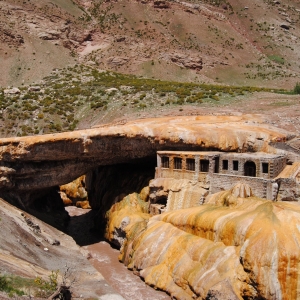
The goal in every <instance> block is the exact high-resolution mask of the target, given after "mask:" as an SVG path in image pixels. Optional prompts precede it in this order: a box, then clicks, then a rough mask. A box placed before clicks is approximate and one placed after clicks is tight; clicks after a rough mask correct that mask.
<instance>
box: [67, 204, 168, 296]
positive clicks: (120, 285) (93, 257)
mask: <svg viewBox="0 0 300 300" xmlns="http://www.w3.org/2000/svg"><path fill="white" fill-rule="evenodd" d="M66 210H67V212H68V213H69V215H70V217H71V219H70V222H69V226H68V230H67V233H68V234H69V235H70V236H72V237H73V238H74V240H75V241H76V242H77V244H78V245H80V246H81V247H82V248H83V249H84V250H86V251H88V252H89V253H90V259H89V261H90V263H91V264H92V265H93V266H94V267H95V268H96V269H97V270H98V271H99V272H100V273H101V274H102V276H103V277H104V278H105V280H106V281H107V282H108V283H109V284H110V285H111V286H112V287H113V288H114V289H115V290H116V292H118V293H119V294H120V295H122V296H123V297H124V298H125V299H127V300H153V299H155V300H170V299H171V297H170V296H169V295H167V294H166V293H165V292H162V291H157V290H155V289H153V288H151V287H150V286H148V285H147V284H146V283H145V282H144V281H143V280H142V279H141V278H140V277H139V276H137V275H134V274H133V272H132V271H129V270H128V269H127V268H126V267H125V266H124V265H123V264H122V263H121V262H119V260H118V255H119V250H117V249H114V248H112V247H111V246H110V244H109V243H107V242H106V241H104V240H101V239H99V237H96V236H95V235H93V234H92V233H91V231H90V229H91V228H92V227H93V211H92V210H90V209H81V208H77V207H75V206H69V207H66Z"/></svg>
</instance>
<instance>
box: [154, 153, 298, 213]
mask: <svg viewBox="0 0 300 300" xmlns="http://www.w3.org/2000/svg"><path fill="white" fill-rule="evenodd" d="M286 163H287V159H286V156H285V155H283V154H268V153H263V152H256V153H231V152H179V151H159V152H157V168H156V173H155V179H158V178H166V179H168V178H170V179H172V180H173V181H174V180H175V181H176V180H181V181H182V180H185V181H189V182H190V183H191V184H193V185H194V186H197V185H198V186H201V188H203V189H206V190H207V192H208V193H207V194H213V193H217V192H220V191H223V190H229V189H230V188H232V187H233V186H234V185H235V184H237V183H245V184H248V185H249V186H250V187H251V189H252V191H253V193H254V195H256V196H257V197H260V198H264V199H267V200H292V201H295V200H297V199H296V198H297V195H296V194H297V192H295V190H297V184H298V183H297V182H298V179H297V174H298V173H299V170H300V164H299V163H294V165H293V166H290V165H287V164H286ZM289 189H292V190H293V191H292V192H291V193H290V194H291V195H290V196H288V199H283V198H284V197H282V193H283V192H286V191H287V190H289ZM169 198H170V197H168V202H169V200H170V199H169ZM204 201H205V199H202V203H203V202H204ZM154 202H155V200H154ZM161 204H163V203H161ZM199 204H201V203H199ZM166 205H167V203H166ZM194 205H195V204H194ZM167 206H169V207H170V203H168V205H167ZM160 209H161V210H162V209H163V207H162V206H161V207H160ZM167 210H168V209H167Z"/></svg>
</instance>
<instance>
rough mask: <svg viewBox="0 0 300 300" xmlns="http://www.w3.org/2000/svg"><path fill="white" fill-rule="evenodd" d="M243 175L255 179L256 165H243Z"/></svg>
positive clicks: (250, 163)
mask: <svg viewBox="0 0 300 300" xmlns="http://www.w3.org/2000/svg"><path fill="white" fill-rule="evenodd" d="M244 175H245V176H250V177H256V164H255V163H254V162H253V161H247V162H246V163H245V165H244Z"/></svg>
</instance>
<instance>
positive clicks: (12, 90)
mask: <svg viewBox="0 0 300 300" xmlns="http://www.w3.org/2000/svg"><path fill="white" fill-rule="evenodd" d="M3 92H4V94H8V95H9V94H10V95H15V94H20V93H21V91H20V90H19V89H18V88H16V87H14V88H11V89H5V90H4V91H3Z"/></svg>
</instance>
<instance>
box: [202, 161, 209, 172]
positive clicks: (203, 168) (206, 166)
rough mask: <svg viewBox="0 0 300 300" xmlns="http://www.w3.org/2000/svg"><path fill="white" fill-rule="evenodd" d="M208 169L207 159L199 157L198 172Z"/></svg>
mask: <svg viewBox="0 0 300 300" xmlns="http://www.w3.org/2000/svg"><path fill="white" fill-rule="evenodd" d="M208 170H209V160H208V159H200V172H208Z"/></svg>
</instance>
